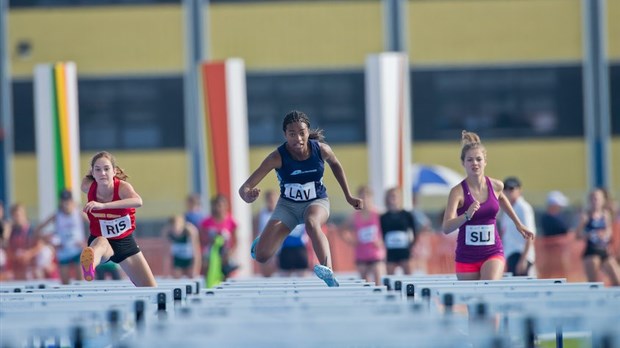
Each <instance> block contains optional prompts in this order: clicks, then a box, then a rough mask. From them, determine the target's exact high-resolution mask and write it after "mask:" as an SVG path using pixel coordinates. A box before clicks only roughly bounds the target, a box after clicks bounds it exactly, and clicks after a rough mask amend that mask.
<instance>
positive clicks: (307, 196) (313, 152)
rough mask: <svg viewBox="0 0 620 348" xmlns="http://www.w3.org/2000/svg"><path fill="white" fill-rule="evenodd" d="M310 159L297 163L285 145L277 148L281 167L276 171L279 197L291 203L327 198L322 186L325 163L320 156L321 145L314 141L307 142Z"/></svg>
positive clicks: (325, 190)
mask: <svg viewBox="0 0 620 348" xmlns="http://www.w3.org/2000/svg"><path fill="white" fill-rule="evenodd" d="M308 145H309V146H310V157H308V159H306V160H304V161H297V160H295V159H293V157H291V154H290V153H289V152H288V150H287V149H286V143H284V144H282V145H280V146H278V152H279V153H280V157H281V158H282V166H281V167H280V169H276V174H277V175H278V181H279V182H280V197H282V198H284V199H287V200H289V201H293V202H307V201H311V200H314V199H317V198H327V189H326V188H325V186H324V185H323V171H324V170H325V163H324V161H323V157H322V156H321V145H320V144H319V142H318V141H316V140H308Z"/></svg>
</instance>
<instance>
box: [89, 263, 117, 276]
mask: <svg viewBox="0 0 620 348" xmlns="http://www.w3.org/2000/svg"><path fill="white" fill-rule="evenodd" d="M95 279H97V280H106V279H111V280H120V279H121V271H120V266H119V265H118V263H116V262H114V261H108V262H105V263H100V264H99V265H98V266H97V267H96V268H95Z"/></svg>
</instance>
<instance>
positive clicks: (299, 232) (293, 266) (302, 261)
mask: <svg viewBox="0 0 620 348" xmlns="http://www.w3.org/2000/svg"><path fill="white" fill-rule="evenodd" d="M307 244H308V235H307V234H306V226H305V225H304V224H299V225H297V227H295V228H294V229H293V230H292V231H291V233H289V235H288V237H286V238H285V239H284V242H282V247H281V248H280V251H279V253H278V268H279V270H280V272H281V274H282V275H283V276H285V277H291V276H297V277H303V276H305V275H306V272H307V271H308V264H309V263H308V249H307Z"/></svg>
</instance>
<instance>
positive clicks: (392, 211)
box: [379, 187, 416, 275]
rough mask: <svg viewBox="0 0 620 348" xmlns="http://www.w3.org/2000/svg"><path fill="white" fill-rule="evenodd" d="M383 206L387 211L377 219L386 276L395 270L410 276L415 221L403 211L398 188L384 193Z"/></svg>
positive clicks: (407, 212)
mask: <svg viewBox="0 0 620 348" xmlns="http://www.w3.org/2000/svg"><path fill="white" fill-rule="evenodd" d="M385 206H386V207H387V211H386V212H385V213H383V214H382V215H381V216H380V217H379V221H380V224H381V233H382V235H383V243H384V245H385V249H386V254H387V274H389V275H393V274H395V273H396V270H397V268H400V269H401V270H402V272H403V273H404V274H405V275H408V274H411V249H412V247H413V246H414V243H415V233H416V230H415V221H414V220H413V215H412V214H411V212H409V211H407V210H404V209H403V199H402V195H401V193H400V189H399V188H398V187H393V188H391V189H388V190H387V191H386V192H385Z"/></svg>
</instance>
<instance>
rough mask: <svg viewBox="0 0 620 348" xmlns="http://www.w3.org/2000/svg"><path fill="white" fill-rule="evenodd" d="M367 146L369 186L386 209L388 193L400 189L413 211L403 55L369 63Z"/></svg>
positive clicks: (406, 67)
mask: <svg viewBox="0 0 620 348" xmlns="http://www.w3.org/2000/svg"><path fill="white" fill-rule="evenodd" d="M365 84H366V137H367V139H366V142H367V144H368V173H369V175H368V176H369V185H370V187H371V188H372V190H373V191H374V192H375V203H376V204H377V206H378V207H384V199H383V197H384V193H385V190H386V189H388V188H391V187H395V186H400V187H401V189H402V197H403V206H404V207H405V208H406V209H410V208H411V182H410V177H411V176H410V163H411V111H410V102H409V60H408V57H407V55H406V54H403V53H379V54H375V55H370V56H369V57H368V58H367V59H366V77H365Z"/></svg>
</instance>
